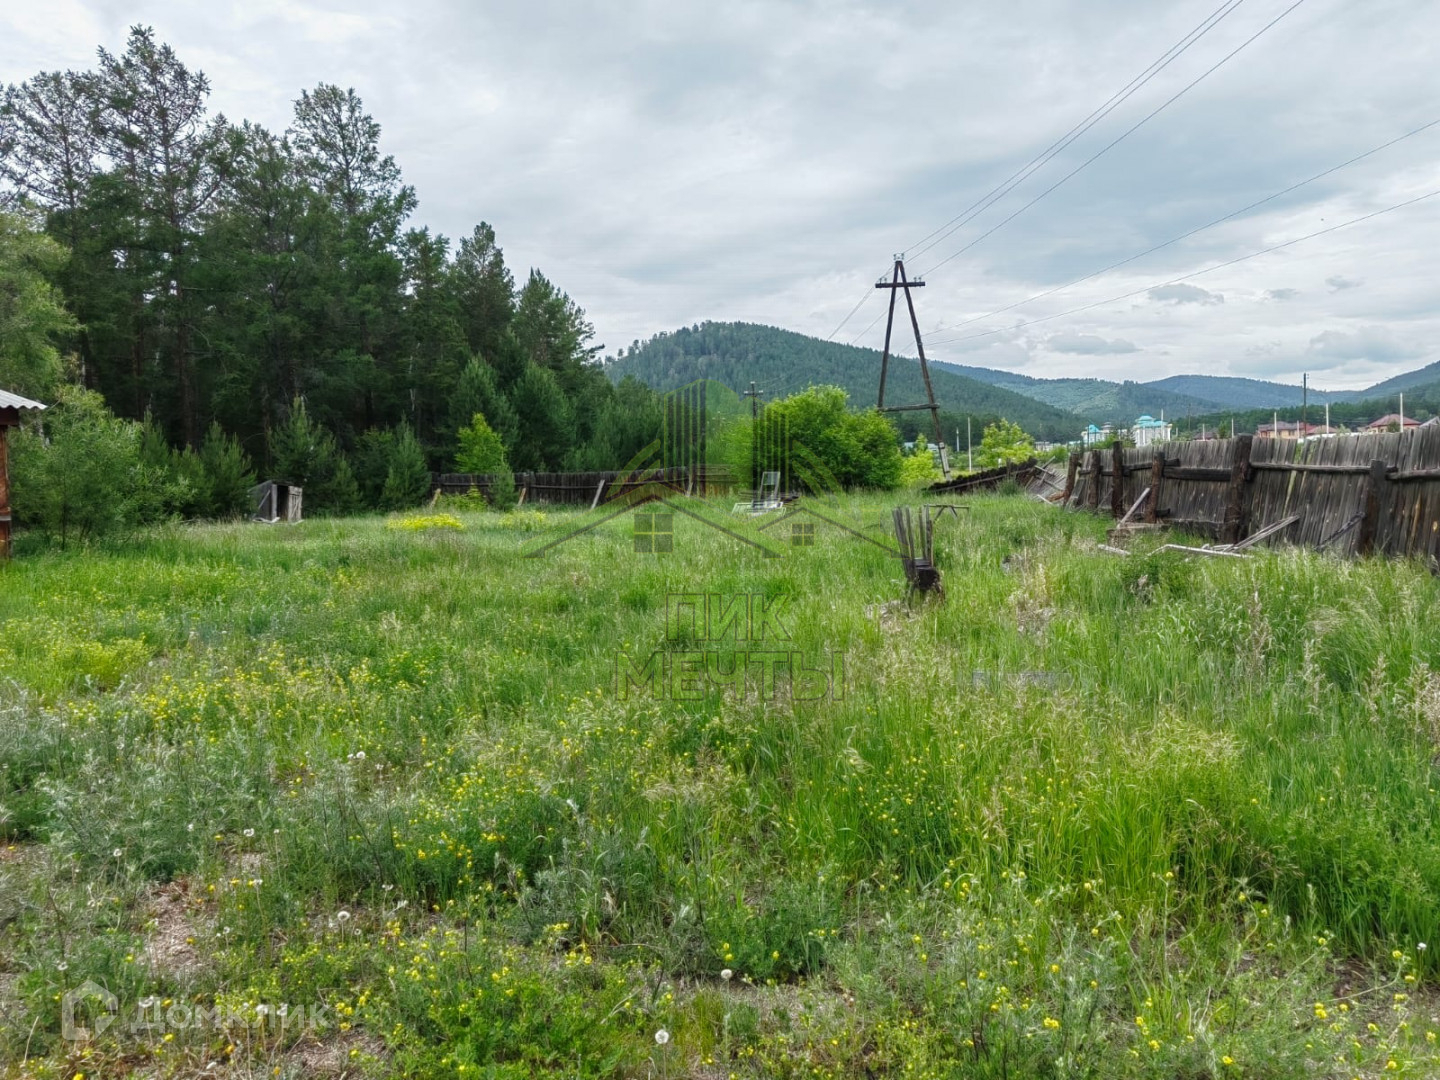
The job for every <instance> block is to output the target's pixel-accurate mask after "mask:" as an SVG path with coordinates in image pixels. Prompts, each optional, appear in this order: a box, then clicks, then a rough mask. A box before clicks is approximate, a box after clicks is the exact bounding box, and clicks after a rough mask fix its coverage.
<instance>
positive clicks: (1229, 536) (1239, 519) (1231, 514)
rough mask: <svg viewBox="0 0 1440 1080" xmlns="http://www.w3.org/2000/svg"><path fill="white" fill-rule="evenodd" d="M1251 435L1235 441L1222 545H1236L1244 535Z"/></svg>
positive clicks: (1252, 438)
mask: <svg viewBox="0 0 1440 1080" xmlns="http://www.w3.org/2000/svg"><path fill="white" fill-rule="evenodd" d="M1253 440H1254V436H1252V435H1240V436H1237V437H1236V439H1235V456H1234V458H1233V459H1232V460H1231V462H1230V487H1229V489H1228V491H1227V492H1226V498H1225V520H1224V522H1223V523H1222V524H1221V526H1220V542H1221V543H1222V544H1238V543H1239V542H1240V538H1241V537H1243V536H1244V535H1245V525H1246V522H1245V509H1246V507H1245V484H1246V483H1247V482H1248V479H1249V475H1250V445H1251V443H1252V441H1253Z"/></svg>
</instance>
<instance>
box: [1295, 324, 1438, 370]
mask: <svg viewBox="0 0 1440 1080" xmlns="http://www.w3.org/2000/svg"><path fill="white" fill-rule="evenodd" d="M1309 353H1310V355H1311V356H1315V357H1319V358H1320V359H1322V360H1370V361H1376V362H1379V363H1389V362H1392V361H1399V360H1414V359H1417V358H1418V357H1421V356H1424V355H1425V352H1424V350H1423V349H1418V348H1416V347H1414V346H1413V345H1406V344H1404V343H1403V342H1401V341H1398V340H1396V338H1395V335H1394V334H1393V333H1391V332H1390V331H1389V330H1387V329H1386V328H1385V327H1383V326H1367V327H1362V328H1360V329H1358V330H1352V331H1348V332H1347V331H1344V330H1326V331H1324V332H1322V333H1319V334H1316V335H1315V336H1314V337H1313V338H1311V339H1310V349H1309Z"/></svg>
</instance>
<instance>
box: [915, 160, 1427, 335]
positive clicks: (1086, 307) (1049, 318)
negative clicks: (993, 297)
mask: <svg viewBox="0 0 1440 1080" xmlns="http://www.w3.org/2000/svg"><path fill="white" fill-rule="evenodd" d="M1437 195H1440V188H1437V189H1436V190H1434V191H1427V192H1426V193H1425V194H1424V195H1417V196H1415V197H1414V198H1413V199H1406V200H1405V201H1403V202H1398V203H1395V204H1393V205H1391V206H1387V207H1385V208H1384V209H1383V210H1373V211H1371V212H1370V213H1368V214H1361V215H1360V216H1359V217H1357V218H1351V219H1350V220H1349V221H1342V222H1340V224H1338V225H1330V226H1327V227H1326V228H1324V229H1317V230H1315V232H1312V233H1306V234H1305V235H1304V236H1297V237H1295V239H1293V240H1286V241H1285V242H1284V243H1283V244H1273V245H1271V246H1270V247H1267V248H1261V249H1260V250H1259V251H1252V252H1250V254H1248V255H1241V256H1239V257H1238V258H1234V259H1227V260H1226V261H1225V262H1222V263H1216V264H1215V265H1214V266H1207V267H1206V268H1205V269H1204V270H1196V271H1195V272H1194V273H1193V274H1184V275H1182V276H1181V277H1177V278H1171V279H1170V280H1169V281H1161V282H1157V283H1155V284H1154V285H1147V286H1145V287H1144V288H1141V289H1135V290H1132V291H1131V292H1127V293H1121V294H1120V295H1119V296H1112V297H1110V298H1109V299H1107V300H1097V301H1095V302H1094V303H1092V304H1081V305H1080V306H1079V307H1073V308H1070V309H1069V310H1068V311H1061V312H1057V313H1056V314H1054V315H1045V316H1043V317H1041V318H1038V319H1027V320H1025V321H1023V322H1019V323H1016V324H1015V325H1014V326H1002V327H1000V328H998V329H995V330H982V331H981V332H980V333H978V334H965V335H964V336H962V337H955V338H942V339H941V340H939V341H932V342H931V343H930V345H931V347H932V348H933V347H934V346H937V345H950V344H953V343H955V342H957V341H976V340H978V339H980V338H987V337H994V336H995V335H996V334H1006V333H1010V332H1011V331H1014V330H1023V329H1024V328H1025V327H1027V326H1035V325H1037V324H1039V323H1047V322H1054V321H1055V320H1056V319H1063V318H1066V317H1067V316H1070V315H1078V314H1079V313H1080V312H1082V311H1091V310H1093V309H1094V308H1098V307H1104V306H1105V305H1106V304H1118V303H1119V302H1120V301H1121V300H1129V299H1131V298H1132V297H1136V296H1140V295H1142V294H1144V293H1148V292H1151V291H1152V290H1154V289H1163V288H1165V287H1166V286H1169V285H1180V284H1183V283H1184V282H1187V281H1193V280H1194V279H1195V278H1197V277H1203V276H1204V275H1206V274H1213V273H1214V272H1215V271H1217V270H1224V269H1225V268H1226V267H1227V266H1234V265H1236V264H1237V263H1242V262H1248V261H1249V260H1250V259H1257V258H1259V257H1260V256H1261V255H1269V254H1271V253H1272V252H1275V251H1283V250H1284V249H1285V248H1288V247H1294V246H1295V245H1296V244H1300V243H1304V242H1305V241H1306V240H1314V239H1315V238H1316V237H1317V236H1325V235H1326V234H1328V233H1333V232H1338V231H1339V230H1341V229H1348V228H1349V227H1350V226H1351V225H1359V224H1360V223H1361V222H1362V221H1370V220H1372V219H1373V218H1377V217H1380V216H1381V215H1382V214H1389V213H1392V212H1394V211H1396V210H1403V209H1404V208H1405V207H1407V206H1414V205H1415V204H1416V203H1420V202H1424V201H1425V200H1426V199H1433V198H1435V196H1437Z"/></svg>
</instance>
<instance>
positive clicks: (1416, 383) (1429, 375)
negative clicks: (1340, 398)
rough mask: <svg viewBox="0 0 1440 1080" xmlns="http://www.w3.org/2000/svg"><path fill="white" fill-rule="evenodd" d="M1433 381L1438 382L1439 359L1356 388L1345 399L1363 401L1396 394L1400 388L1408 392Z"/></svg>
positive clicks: (1439, 372)
mask: <svg viewBox="0 0 1440 1080" xmlns="http://www.w3.org/2000/svg"><path fill="white" fill-rule="evenodd" d="M1435 382H1440V360H1437V361H1435V363H1433V364H1427V365H1426V366H1425V367H1422V368H1416V369H1415V370H1414V371H1407V372H1405V373H1404V374H1401V375H1396V376H1394V377H1393V378H1390V379H1386V380H1385V381H1384V382H1378V383H1376V384H1375V385H1374V386H1369V387H1366V388H1365V389H1364V390H1356V391H1354V392H1353V393H1351V394H1350V395H1348V396H1347V400H1350V401H1363V400H1365V399H1366V398H1376V397H1385V396H1387V395H1389V394H1398V393H1399V392H1400V391H1401V390H1404V391H1405V392H1406V393H1409V392H1410V391H1411V390H1413V389H1417V388H1419V387H1422V386H1426V385H1428V384H1430V383H1435Z"/></svg>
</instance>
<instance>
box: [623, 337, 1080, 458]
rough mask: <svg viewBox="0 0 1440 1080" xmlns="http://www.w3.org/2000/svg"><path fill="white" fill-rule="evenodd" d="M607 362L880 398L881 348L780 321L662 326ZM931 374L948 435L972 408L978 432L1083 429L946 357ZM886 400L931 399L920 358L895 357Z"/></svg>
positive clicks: (630, 368)
mask: <svg viewBox="0 0 1440 1080" xmlns="http://www.w3.org/2000/svg"><path fill="white" fill-rule="evenodd" d="M606 370H607V371H608V372H609V374H610V377H611V378H612V379H614V380H619V379H622V378H625V377H633V378H635V379H638V380H640V381H641V382H643V383H645V384H646V385H648V386H650V387H652V388H654V389H656V390H660V391H666V390H673V389H675V388H676V387H679V386H684V385H685V384H686V383H690V382H694V381H695V380H696V379H715V380H716V381H717V382H721V383H724V384H725V385H727V386H729V387H730V388H731V389H733V390H736V391H737V392H738V391H743V390H744V389H745V388H746V387H747V386H749V384H750V382H751V381H752V380H753V381H754V382H755V383H756V384H757V386H758V387H759V388H760V389H761V390H762V391H764V392H765V395H766V397H767V398H769V399H771V400H773V399H774V398H777V397H781V396H784V395H785V394H789V393H794V392H795V391H797V390H803V389H805V387H807V386H813V385H832V386H839V387H842V388H844V389H845V390H846V391H848V392H849V394H850V404H851V406H852V407H865V406H868V405H872V404H874V402H875V396H876V390H877V389H878V387H879V384H880V353H879V352H877V351H876V350H874V349H861V348H856V347H855V346H852V345H841V344H838V343H836V342H831V341H822V340H820V339H819V338H813V337H807V336H806V335H804V334H797V333H794V332H792V331H789V330H779V329H776V328H775V327H773V326H760V325H758V324H755V323H740V322H733V323H716V322H706V323H701V324H699V325H697V326H690V327H684V328H682V329H680V330H676V331H674V332H672V333H664V334H658V335H656V336H655V337H653V338H651V339H650V340H649V341H647V342H645V343H643V344H642V343H640V342H636V343H635V344H634V345H632V346H631V347H630V348H628V349H622V350H621V351H620V353H619V355H618V356H616V357H615V358H613V359H611V360H609V361H607V363H606ZM931 379H932V382H933V384H934V387H935V398H936V400H937V401H938V402H939V404H940V406H941V409H942V412H943V414H944V415H943V416H942V425H943V431H944V433H945V434H946V436H947V438H949V437H952V436H953V433H954V431H955V429H956V428H957V427H964V424H965V417H967V416H968V417H970V418H971V420H972V424H973V427H974V431H975V433H976V438H977V439H978V438H979V432H980V430H981V428H982V427H983V425H984V424H986V423H990V422H992V421H994V420H997V419H1000V418H1002V417H1003V418H1004V419H1007V420H1012V421H1014V422H1015V423H1018V424H1019V425H1020V426H1021V427H1023V428H1024V429H1025V430H1026V431H1027V432H1029V433H1030V434H1031V435H1034V436H1036V437H1038V438H1041V439H1056V440H1059V439H1074V438H1077V437H1078V434H1079V427H1080V425H1079V424H1078V422H1077V418H1076V417H1075V416H1073V415H1071V414H1069V413H1066V412H1064V411H1062V410H1060V409H1057V408H1054V407H1053V406H1050V405H1046V404H1044V403H1043V402H1039V401H1036V400H1034V399H1033V398H1030V397H1026V396H1025V395H1023V394H1017V393H1014V392H1013V391H1010V390H1006V389H1003V388H1001V387H997V386H990V385H987V384H985V383H982V382H978V381H976V380H975V379H969V378H966V377H965V376H963V375H957V374H956V373H954V372H953V371H950V370H947V368H946V366H945V365H937V364H932V365H931ZM885 400H886V402H887V403H888V404H894V405H914V404H918V403H920V402H923V401H924V400H925V385H924V383H923V381H922V380H921V377H920V365H919V363H918V362H917V361H915V360H912V359H907V358H903V357H892V358H891V362H890V373H889V375H888V377H887V379H886V390H885ZM895 416H896V420H897V423H898V424H899V425H900V427H901V429H902V430H903V431H905V432H906V433H907V434H910V433H913V432H914V431H915V430H917V428H918V430H926V431H928V425H929V417H928V415H926V414H925V413H898V414H895ZM922 424H923V425H924V426H923V427H920V426H919V425H922ZM932 437H933V436H932Z"/></svg>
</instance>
